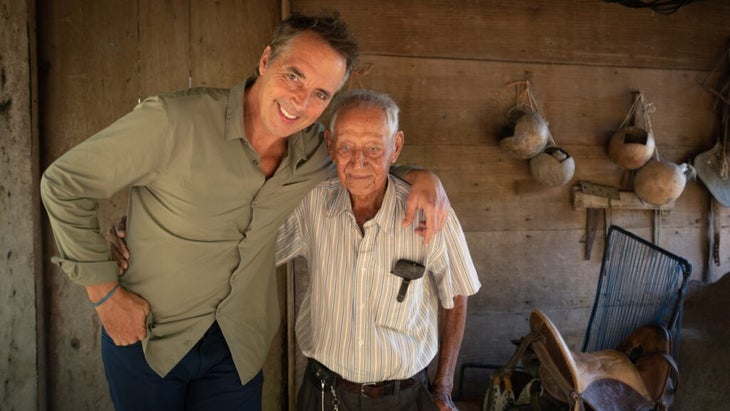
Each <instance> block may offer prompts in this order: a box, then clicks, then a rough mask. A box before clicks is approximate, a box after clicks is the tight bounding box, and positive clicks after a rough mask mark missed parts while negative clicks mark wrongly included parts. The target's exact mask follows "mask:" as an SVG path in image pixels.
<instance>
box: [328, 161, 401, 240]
mask: <svg viewBox="0 0 730 411" xmlns="http://www.w3.org/2000/svg"><path fill="white" fill-rule="evenodd" d="M335 179H336V180H337V185H336V187H337V189H336V190H335V192H334V195H333V196H332V201H331V202H330V205H329V210H328V212H327V217H329V218H334V217H336V216H339V215H341V214H343V213H347V214H348V215H350V216H351V218H352V220H353V221H355V215H354V214H353V213H352V204H351V202H350V194H349V193H348V192H347V188H345V186H344V185H342V182H340V181H339V178H338V177H335ZM395 185H396V183H395V180H394V178H393V176H391V175H390V174H388V186H387V187H386V188H385V196H384V197H383V203H382V204H381V205H380V210H378V213H377V214H375V217H374V218H373V219H372V220H370V221H372V222H374V223H375V224H377V225H378V227H379V228H380V229H381V230H383V231H384V232H391V231H395V229H396V226H395V224H396V223H397V221H396V218H397V217H396V216H397V215H398V209H397V207H398V201H396V200H397V199H396V188H395Z"/></svg>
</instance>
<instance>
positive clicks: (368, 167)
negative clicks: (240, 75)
mask: <svg viewBox="0 0 730 411" xmlns="http://www.w3.org/2000/svg"><path fill="white" fill-rule="evenodd" d="M325 138H326V140H327V146H328V148H329V153H330V156H331V157H332V159H333V160H334V162H335V163H336V165H337V174H338V176H339V178H334V179H330V180H328V181H325V182H323V183H320V184H319V185H318V186H317V187H315V188H314V190H312V192H310V193H309V194H308V195H307V196H306V197H305V198H304V200H303V201H302V202H301V203H300V204H299V206H298V207H297V208H296V209H295V210H294V212H293V213H292V215H291V216H290V217H289V218H288V219H287V220H286V222H285V223H284V225H283V226H282V227H281V228H280V229H279V234H278V242H277V252H276V261H277V263H279V264H280V263H283V262H285V261H286V260H289V259H291V258H294V257H296V256H304V257H305V258H306V260H307V262H308V265H309V269H310V272H311V283H310V287H309V289H308V290H307V292H306V294H305V296H304V299H303V301H302V305H301V308H300V312H299V315H298V318H297V322H296V332H297V340H298V342H299V346H300V348H301V349H302V352H303V353H304V355H305V356H307V357H308V358H309V364H308V366H307V370H306V373H305V375H304V381H303V383H302V386H301V388H300V391H299V397H298V404H297V408H298V409H299V410H312V411H314V410H321V409H332V408H333V407H334V408H335V409H340V410H386V409H387V410H391V409H395V410H428V409H436V406H435V404H436V405H438V408H439V409H452V408H454V407H453V403H452V401H451V390H452V388H453V374H454V367H455V364H456V358H457V356H458V353H459V348H460V346H461V340H462V337H463V333H464V324H465V318H466V305H467V304H466V298H467V297H466V296H468V295H472V294H474V293H476V292H477V291H478V289H479V287H480V283H479V280H478V278H477V273H476V270H475V269H474V265H473V264H472V261H471V256H470V254H469V249H468V248H467V244H466V241H465V239H464V234H463V232H462V230H461V227H460V225H459V222H458V220H457V218H456V215H455V214H454V212H453V211H450V213H449V216H448V219H447V222H446V226H445V228H444V229H443V231H441V232H440V233H438V234H436V236H435V237H434V238H433V239H432V241H431V243H430V244H428V245H424V244H423V242H422V241H421V240H420V239H419V237H418V236H417V235H416V234H415V233H414V230H413V229H412V228H410V227H405V228H404V227H401V225H400V224H399V223H400V221H401V220H402V219H403V217H404V216H405V214H406V194H407V193H408V187H407V185H406V184H404V183H403V182H402V181H399V180H398V179H396V178H393V177H391V176H389V174H388V170H389V168H390V165H391V164H392V163H394V162H395V161H396V159H397V158H398V155H399V153H400V151H401V149H402V147H403V139H404V134H403V132H402V131H398V106H397V105H396V104H395V102H394V101H393V100H392V99H391V98H390V97H388V96H387V95H384V94H379V93H376V92H373V91H365V90H358V91H351V92H347V93H345V94H343V95H341V96H340V97H338V100H337V102H336V103H334V108H333V116H332V120H331V126H330V128H329V130H327V131H326V132H325ZM399 260H407V261H408V263H407V264H409V265H411V266H414V267H418V266H419V265H420V266H423V267H424V268H423V272H424V273H425V275H423V277H422V278H420V279H413V280H412V281H410V283H409V285H408V288H407V289H405V293H402V292H401V284H402V282H403V278H401V277H399V276H397V275H395V274H393V273H394V268H395V266H396V263H397V261H399ZM399 294H401V295H400V296H399ZM439 303H440V306H441V309H440V310H439ZM439 311H440V314H441V324H440V327H439V324H438V317H439ZM439 341H440V342H439ZM437 351H438V355H439V359H438V369H437V371H436V376H435V379H434V382H433V385H432V386H431V394H432V395H429V393H428V391H427V388H426V387H427V385H426V383H427V380H426V375H425V372H424V369H425V367H426V366H427V365H428V364H429V363H430V362H431V361H432V359H433V358H434V356H435V355H436V353H437ZM434 400H435V404H434Z"/></svg>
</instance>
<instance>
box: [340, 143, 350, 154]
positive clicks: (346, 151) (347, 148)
mask: <svg viewBox="0 0 730 411" xmlns="http://www.w3.org/2000/svg"><path fill="white" fill-rule="evenodd" d="M338 151H339V152H340V154H350V153H352V146H351V145H349V144H343V145H341V146H340V149H339V150H338Z"/></svg>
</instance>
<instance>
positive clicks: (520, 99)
mask: <svg viewBox="0 0 730 411" xmlns="http://www.w3.org/2000/svg"><path fill="white" fill-rule="evenodd" d="M510 86H515V87H516V90H517V96H516V100H517V103H516V104H515V106H514V107H512V108H511V109H509V110H508V111H507V117H508V118H511V114H512V113H513V112H514V111H517V110H520V111H523V112H528V111H529V112H532V113H537V114H539V115H540V116H541V117H542V118H543V119H545V116H544V115H543V114H542V108H541V107H540V104H539V103H538V102H537V99H536V98H535V94H534V93H533V92H532V86H531V84H530V80H519V81H514V82H512V83H508V84H506V87H510ZM545 121H547V120H545ZM555 145H557V144H556V143H555V140H553V135H552V133H550V130H549V129H548V146H555Z"/></svg>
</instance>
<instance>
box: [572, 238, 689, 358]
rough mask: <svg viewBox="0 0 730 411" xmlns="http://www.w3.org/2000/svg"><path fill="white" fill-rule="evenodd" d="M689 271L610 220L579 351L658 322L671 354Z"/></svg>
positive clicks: (676, 341) (605, 345) (670, 255)
mask: <svg viewBox="0 0 730 411" xmlns="http://www.w3.org/2000/svg"><path fill="white" fill-rule="evenodd" d="M691 274H692V265H691V264H690V263H689V262H688V261H687V260H685V259H684V258H682V257H679V256H677V255H675V254H673V253H670V252H669V251H667V250H665V249H663V248H661V247H659V246H657V245H655V244H652V243H650V242H649V241H647V240H645V239H643V238H641V237H639V236H637V235H635V234H633V233H631V232H629V231H626V230H625V229H623V228H621V227H618V226H615V225H612V226H611V227H610V228H609V230H608V234H607V235H606V244H605V247H604V253H603V259H602V261H601V271H600V276H599V279H598V285H597V287H596V297H595V299H594V302H593V309H592V311H591V316H590V319H589V321H588V326H587V327H586V333H585V337H584V339H583V348H582V351H583V352H590V351H598V350H603V349H608V348H616V346H617V345H618V344H619V343H620V342H621V341H622V340H623V339H624V338H625V337H626V336H627V335H628V334H629V333H631V332H632V331H633V330H634V329H636V328H637V327H640V326H642V325H646V324H651V323H658V324H662V325H664V326H665V327H667V329H669V330H670V332H671V334H672V338H673V341H674V346H673V350H672V351H673V353H674V354H675V355H676V354H677V353H678V352H679V351H678V346H679V331H680V328H681V316H682V304H683V302H684V296H685V294H686V291H687V284H688V281H689V277H690V275H691Z"/></svg>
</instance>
